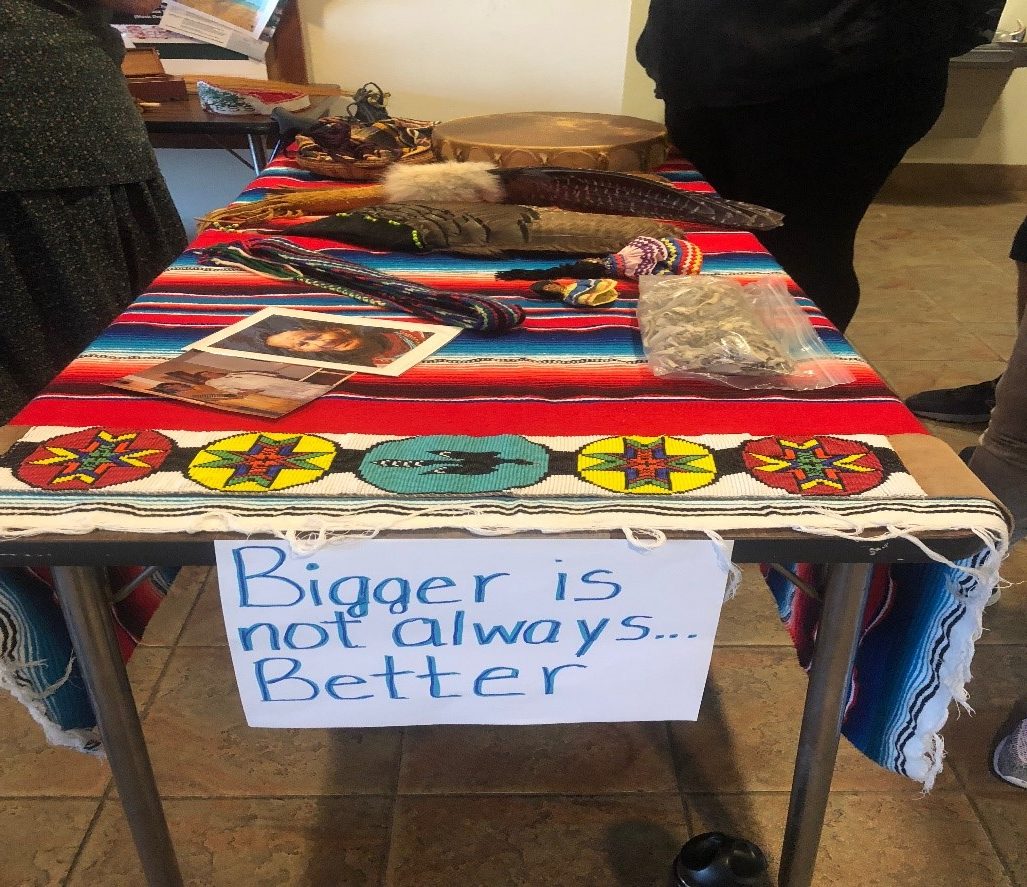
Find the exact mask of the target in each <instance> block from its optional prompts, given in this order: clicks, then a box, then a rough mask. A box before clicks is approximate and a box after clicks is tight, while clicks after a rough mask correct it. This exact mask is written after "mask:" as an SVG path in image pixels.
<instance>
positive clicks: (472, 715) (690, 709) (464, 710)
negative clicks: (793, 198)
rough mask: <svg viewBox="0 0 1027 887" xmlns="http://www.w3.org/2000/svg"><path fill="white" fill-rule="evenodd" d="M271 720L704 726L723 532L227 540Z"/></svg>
mask: <svg viewBox="0 0 1027 887" xmlns="http://www.w3.org/2000/svg"><path fill="white" fill-rule="evenodd" d="M216 549H217V563H218V579H219V583H220V588H221V601H222V607H223V610H224V617H225V626H226V628H227V631H228V641H229V646H230V647H231V650H232V660H233V663H234V665H235V673H236V678H237V680H238V684H239V692H240V695H241V697H242V702H243V708H244V709H245V712H246V720H247V722H248V723H249V724H250V726H254V727H344V726H352V727H355V726H393V725H406V724H548V723H577V722H589V721H647V720H695V718H696V717H697V715H698V711H699V702H700V699H701V698H702V692H703V687H704V685H705V683H706V677H707V674H708V672H709V665H710V656H711V655H712V651H713V640H714V636H715V634H716V630H717V622H718V619H719V617H720V607H721V603H722V601H723V598H724V590H725V587H726V582H727V566H726V563H725V561H724V560H723V559H722V558H718V556H717V550H716V548H715V547H714V544H713V543H712V542H692V541H671V542H667V543H665V544H664V545H662V546H660V547H658V548H655V549H653V550H651V551H639V550H637V549H634V548H632V547H631V546H629V544H628V543H627V542H626V541H623V540H559V539H497V538H491V539H480V540H463V539H438V540H368V541H362V542H355V543H352V542H351V543H343V544H340V545H335V546H329V547H327V548H324V549H321V550H320V551H318V552H316V553H315V554H313V555H310V556H308V557H298V556H295V555H293V554H292V553H291V552H290V549H289V546H288V545H287V544H286V543H278V542H263V541H240V542H218V543H216Z"/></svg>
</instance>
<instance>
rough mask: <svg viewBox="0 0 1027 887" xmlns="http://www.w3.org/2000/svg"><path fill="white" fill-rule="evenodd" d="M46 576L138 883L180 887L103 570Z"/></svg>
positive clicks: (58, 569)
mask: <svg viewBox="0 0 1027 887" xmlns="http://www.w3.org/2000/svg"><path fill="white" fill-rule="evenodd" d="M53 578H54V584H55V585H56V587H57V593H58V595H59V597H60V601H61V607H62V609H63V611H64V618H65V620H66V621H67V623H68V632H69V634H70V635H71V642H72V644H73V645H74V647H75V654H76V656H77V657H78V665H79V668H80V669H81V671H82V677H83V678H84V679H85V682H86V688H87V689H88V690H89V698H90V700H91V701H92V703H93V710H94V711H95V713H96V720H97V724H98V726H99V728H100V737H101V738H102V739H103V745H104V749H105V751H106V752H107V760H108V761H109V763H110V767H111V772H112V773H113V775H114V782H115V784H116V785H117V787H118V794H119V795H120V797H121V806H122V808H123V809H124V811H125V818H126V819H127V820H128V824H129V828H130V829H131V830H132V838H133V840H134V841H135V845H136V851H137V852H138V853H139V860H140V862H141V863H142V866H143V871H144V873H145V875H146V883H147V884H148V885H150V887H182V875H181V873H180V871H179V868H178V860H177V859H176V857H175V849H174V847H173V846H172V843H171V836H170V834H169V833H168V824H167V821H166V820H165V818H164V808H163V806H162V805H161V800H160V795H159V794H158V793H157V783H156V781H155V780H154V778H153V768H152V767H151V766H150V756H149V754H148V753H147V751H146V741H145V740H144V738H143V729H142V725H141V724H140V723H139V713H138V711H136V707H135V701H134V700H133V698H132V688H131V687H130V686H129V683H128V673H127V672H126V671H125V664H124V662H123V660H122V658H121V652H120V650H119V649H118V643H117V638H116V637H115V634H114V626H113V623H112V620H111V612H110V604H109V603H108V583H107V577H106V572H105V571H104V570H102V569H101V568H98V567H54V568H53Z"/></svg>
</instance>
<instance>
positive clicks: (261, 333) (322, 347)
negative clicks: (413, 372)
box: [190, 308, 460, 376]
mask: <svg viewBox="0 0 1027 887" xmlns="http://www.w3.org/2000/svg"><path fill="white" fill-rule="evenodd" d="M459 332H460V329H459V328H458V327H449V326H439V325H436V324H427V323H406V322H399V321H392V320H374V319H371V318H368V317H347V318H336V317H333V316H332V315H330V314H321V313H318V312H316V311H297V310H294V309H291V308H264V309H263V310H261V311H258V312H257V313H256V314H254V315H253V316H252V317H248V318H246V319H245V320H241V321H239V323H235V324H232V326H230V327H226V328H225V329H223V330H220V331H219V332H217V333H214V334H213V335H211V336H207V337H206V338H205V339H201V340H200V341H199V342H195V343H193V345H191V346H190V347H191V348H193V349H197V350H199V351H204V352H207V353H210V354H222V355H229V356H233V357H244V358H248V359H251V360H267V361H275V362H288V363H292V364H298V365H301V366H313V367H326V368H330V369H337V370H348V371H350V372H356V373H374V374H376V375H380V376H399V375H401V374H402V373H404V372H405V371H406V370H408V369H410V367H412V366H415V365H416V364H418V363H420V362H421V361H422V360H424V359H425V358H426V357H427V356H428V355H430V354H432V353H434V352H435V351H438V350H439V348H441V347H442V346H443V345H445V344H446V343H447V342H449V341H451V340H452V339H453V337H454V336H456V335H457V334H458V333H459Z"/></svg>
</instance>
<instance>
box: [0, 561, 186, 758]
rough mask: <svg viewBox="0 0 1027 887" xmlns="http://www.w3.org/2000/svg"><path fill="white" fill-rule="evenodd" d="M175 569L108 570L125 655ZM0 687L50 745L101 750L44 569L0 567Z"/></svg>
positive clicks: (48, 576)
mask: <svg viewBox="0 0 1027 887" xmlns="http://www.w3.org/2000/svg"><path fill="white" fill-rule="evenodd" d="M176 572H177V571H176V570H167V569H159V570H154V571H152V572H150V571H149V569H145V568H142V567H112V568H110V569H109V570H108V575H109V578H110V581H111V587H112V589H114V590H115V594H114V601H113V602H112V605H111V606H112V610H113V614H114V626H115V633H116V635H117V638H118V645H119V647H120V649H121V653H122V656H123V657H124V658H125V660H126V661H127V660H128V658H129V656H131V654H132V651H133V650H134V649H135V647H136V646H137V645H138V643H139V639H140V638H141V637H142V633H143V629H145V627H146V624H147V623H148V622H149V620H150V618H151V617H152V616H153V614H154V613H155V612H156V611H157V607H158V606H159V605H160V603H161V602H162V601H163V600H164V597H165V596H166V594H167V591H168V588H169V587H170V584H171V582H172V581H173V579H174V576H175V574H176ZM0 688H2V689H4V690H7V691H9V692H10V693H11V695H13V696H14V698H15V699H17V700H18V701H19V702H20V703H22V704H23V705H24V706H25V708H26V709H28V712H29V714H30V715H31V716H32V718H33V720H35V721H36V723H38V724H39V725H40V727H41V728H42V729H43V733H44V735H45V736H46V738H47V740H48V741H49V742H50V744H52V745H58V746H64V747H68V748H74V749H78V750H79V751H83V752H86V753H88V754H93V755H99V756H102V755H103V748H102V746H101V744H100V737H99V733H98V731H97V729H96V716H95V715H94V714H93V708H92V705H91V703H90V701H89V695H88V693H87V691H86V686H85V682H84V680H83V678H82V674H81V672H80V671H79V668H78V663H77V662H76V660H75V653H74V649H73V648H72V644H71V638H70V636H69V635H68V630H67V626H66V625H65V622H64V617H63V615H62V613H61V610H60V606H59V605H58V602H57V598H56V595H55V593H54V589H53V586H52V584H51V580H50V574H49V572H48V571H46V570H31V569H28V568H20V569H19V568H7V569H2V570H0Z"/></svg>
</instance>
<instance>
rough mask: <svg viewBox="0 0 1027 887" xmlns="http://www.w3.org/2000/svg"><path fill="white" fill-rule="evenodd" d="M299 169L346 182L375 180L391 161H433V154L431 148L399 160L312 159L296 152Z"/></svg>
mask: <svg viewBox="0 0 1027 887" xmlns="http://www.w3.org/2000/svg"><path fill="white" fill-rule="evenodd" d="M294 159H295V160H296V165H297V166H298V167H300V168H301V169H306V170H309V171H310V172H313V173H317V174H318V175H320V176H325V177H326V178H329V179H342V180H343V181H347V182H376V181H378V179H380V178H381V177H382V174H383V173H384V172H385V170H387V169H388V168H389V167H390V166H392V164H393V163H402V164H415V163H435V154H434V153H433V152H432V150H431V148H430V147H428V148H425V149H418V150H417V151H414V152H412V153H411V154H408V155H407V156H405V157H401V158H400V159H399V160H382V159H379V158H373V159H368V160H350V161H346V160H314V159H312V158H309V157H303V156H302V155H300V154H297V155H296V157H295V158H294Z"/></svg>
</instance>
